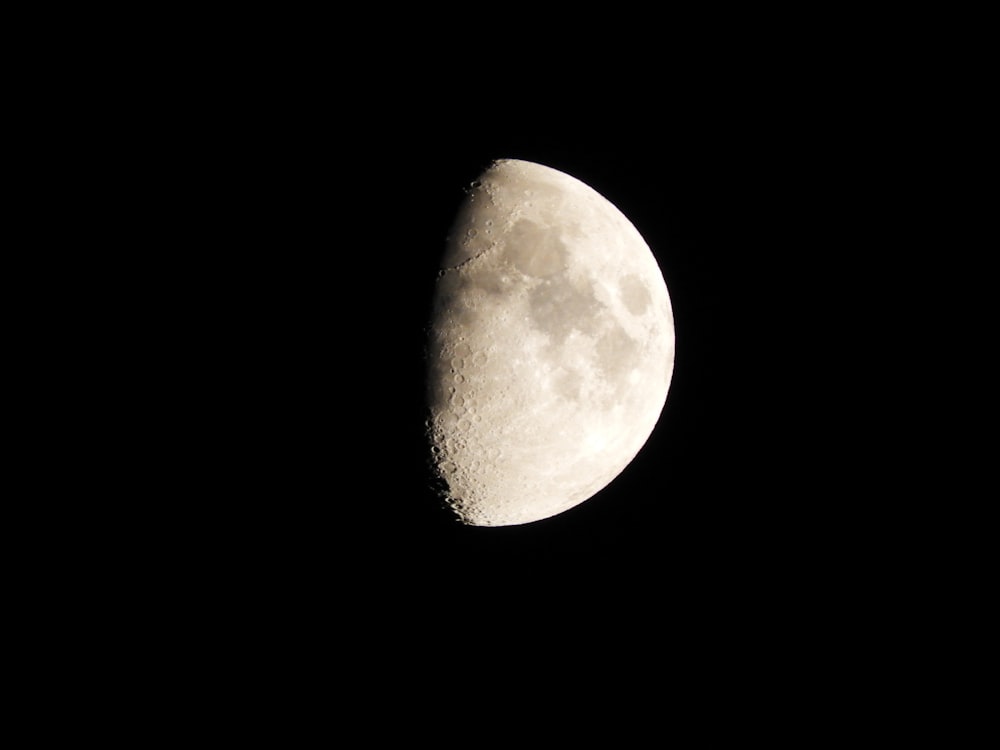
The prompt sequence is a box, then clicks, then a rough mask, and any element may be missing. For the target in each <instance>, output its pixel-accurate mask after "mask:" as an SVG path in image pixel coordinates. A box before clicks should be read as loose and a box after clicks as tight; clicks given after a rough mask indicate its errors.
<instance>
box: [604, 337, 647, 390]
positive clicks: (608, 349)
mask: <svg viewBox="0 0 1000 750" xmlns="http://www.w3.org/2000/svg"><path fill="white" fill-rule="evenodd" d="M638 363H639V344H638V342H637V341H636V340H635V339H633V338H632V337H631V336H629V335H628V333H626V332H625V329H623V328H613V329H611V330H610V331H607V332H606V333H604V334H603V335H602V336H601V337H600V338H599V339H597V366H598V367H600V368H601V372H603V373H604V375H605V377H607V378H608V379H609V380H623V379H624V378H625V377H626V376H627V375H628V373H629V372H630V371H631V370H632V369H633V368H634V367H635V366H636V365H637V364H638Z"/></svg>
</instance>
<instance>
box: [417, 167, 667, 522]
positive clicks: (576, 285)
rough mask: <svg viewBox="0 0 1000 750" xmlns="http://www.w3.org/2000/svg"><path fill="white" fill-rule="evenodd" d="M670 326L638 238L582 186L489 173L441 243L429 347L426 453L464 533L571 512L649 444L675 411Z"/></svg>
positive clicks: (557, 175) (516, 170) (553, 178)
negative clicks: (667, 407) (669, 407)
mask: <svg viewBox="0 0 1000 750" xmlns="http://www.w3.org/2000/svg"><path fill="white" fill-rule="evenodd" d="M673 362H674V323H673V313H672V310H671V307H670V298H669V296H668V295H667V287H666V284H665V283H664V281H663V275H662V274H661V272H660V269H659V267H658V266H657V264H656V260H655V259H654V257H653V254H652V253H651V252H650V250H649V247H648V246H647V245H646V243H645V241H644V240H643V238H642V236H641V235H640V234H639V232H638V230H636V228H635V227H634V226H632V224H631V223H630V222H629V220H628V219H626V218H625V216H624V215H623V214H622V213H621V211H619V210H618V209H617V208H615V206H614V205H612V204H611V203H610V202H609V201H608V200H607V199H605V198H604V197H603V196H601V195H600V194H599V193H597V192H596V191H595V190H593V189H592V188H590V187H588V186H587V185H585V184H584V183H582V182H580V181H579V180H577V179H575V178H573V177H570V176H569V175H567V174H564V173H562V172H559V171H557V170H555V169H551V168H549V167H545V166H542V165H540V164H534V163H532V162H526V161H519V160H514V159H505V160H501V161H497V162H495V163H494V164H493V165H492V166H491V167H490V168H489V169H487V170H486V171H485V172H484V173H483V174H482V175H481V176H480V178H479V179H478V180H477V181H476V182H475V183H474V184H473V187H472V189H471V190H470V191H469V193H468V195H467V197H466V199H465V202H464V203H463V205H462V206H461V208H460V209H459V212H458V215H457V217H456V219H455V223H454V226H453V228H452V232H451V235H450V236H449V238H448V241H447V245H446V249H445V253H444V257H443V260H442V270H441V271H440V273H439V277H438V281H437V285H436V290H435V299H434V313H433V316H432V324H431V330H430V337H429V341H428V384H429V394H428V397H429V402H428V404H429V407H430V416H429V419H428V429H429V438H430V444H431V452H432V455H433V461H434V466H435V470H436V473H437V475H438V476H439V477H440V479H441V480H442V481H441V487H442V494H443V496H444V498H445V500H446V501H447V502H448V504H449V505H450V506H451V508H453V509H454V511H455V512H456V513H457V514H458V517H459V518H460V520H461V521H462V522H464V523H467V524H471V525H476V526H508V525H513V524H522V523H529V522H531V521H537V520H540V519H542V518H548V517H550V516H554V515H556V514H557V513H562V512H563V511H565V510H567V509H569V508H572V507H573V506H575V505H578V504H579V503H582V502H583V501H584V500H586V499H588V498H589V497H591V496H593V495H594V494H595V493H596V492H598V491H599V490H600V489H602V488H603V487H605V486H606V485H607V484H608V483H609V482H611V480H613V479H614V478H615V477H616V476H618V474H619V473H621V471H622V470H623V469H624V468H625V467H626V466H627V465H628V464H629V462H630V461H631V460H632V459H633V458H634V457H635V455H636V454H637V453H638V452H639V450H640V449H641V448H642V446H643V445H644V444H645V442H646V440H647V439H648V437H649V435H650V433H652V431H653V427H654V426H655V425H656V421H657V419H659V416H660V412H661V411H662V409H663V405H664V403H665V401H666V397H667V390H668V388H669V387H670V378H671V375H672V373H673Z"/></svg>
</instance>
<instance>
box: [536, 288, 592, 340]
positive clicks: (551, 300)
mask: <svg viewBox="0 0 1000 750" xmlns="http://www.w3.org/2000/svg"><path fill="white" fill-rule="evenodd" d="M603 307H604V306H603V305H602V304H601V303H600V302H598V300H597V298H596V297H595V296H594V293H593V289H592V288H591V289H588V290H587V291H586V292H584V291H582V290H580V289H578V288H577V287H576V286H574V285H573V284H572V283H570V281H569V280H568V279H566V278H564V277H557V278H555V279H552V280H550V281H549V282H548V283H544V284H541V285H539V286H536V287H535V288H534V289H532V290H531V291H530V292H529V293H528V309H529V314H530V316H531V323H532V325H533V326H534V327H535V328H536V329H538V330H539V331H541V332H542V333H545V334H548V335H549V336H551V337H552V338H553V339H555V340H556V341H562V340H564V339H565V338H566V336H568V335H569V333H570V331H572V330H574V329H576V330H578V331H580V332H582V333H593V332H594V330H595V329H596V327H597V323H598V315H599V313H600V312H601V310H602V309H603Z"/></svg>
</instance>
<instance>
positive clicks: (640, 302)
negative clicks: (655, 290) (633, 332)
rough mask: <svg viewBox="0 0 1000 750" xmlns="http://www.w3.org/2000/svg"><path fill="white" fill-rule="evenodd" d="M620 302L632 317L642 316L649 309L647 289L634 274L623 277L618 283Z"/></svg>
mask: <svg viewBox="0 0 1000 750" xmlns="http://www.w3.org/2000/svg"><path fill="white" fill-rule="evenodd" d="M619 289H620V290H621V295H622V302H624V303H625V307H626V308H627V309H628V311H629V312H630V313H632V314H633V315H642V314H643V313H644V312H646V309H647V308H648V307H649V303H650V296H649V289H648V288H647V287H646V285H645V284H644V283H643V282H642V279H640V278H639V277H638V276H636V275H635V274H628V275H627V276H623V277H622V278H621V281H620V282H619Z"/></svg>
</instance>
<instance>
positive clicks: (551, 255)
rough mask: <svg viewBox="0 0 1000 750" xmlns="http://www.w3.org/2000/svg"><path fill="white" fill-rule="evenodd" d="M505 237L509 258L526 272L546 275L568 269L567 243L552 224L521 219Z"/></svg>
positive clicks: (526, 273)
mask: <svg viewBox="0 0 1000 750" xmlns="http://www.w3.org/2000/svg"><path fill="white" fill-rule="evenodd" d="M504 240H505V241H506V244H507V250H506V253H505V256H506V259H507V261H508V262H509V263H510V264H511V265H512V266H513V267H514V268H516V269H517V270H518V271H520V272H521V273H523V274H524V275H525V276H534V277H536V278H542V279H544V278H548V277H550V276H555V275H556V274H557V273H561V272H562V271H565V270H566V253H567V250H566V245H565V244H564V243H563V241H562V240H561V239H560V238H559V233H558V232H557V231H555V230H553V229H552V228H551V227H545V226H542V225H540V224H537V223H535V222H533V221H529V220H528V219H521V220H520V221H518V222H517V223H516V224H514V226H512V227H511V229H510V232H508V234H507V236H506V237H505V238H504Z"/></svg>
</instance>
